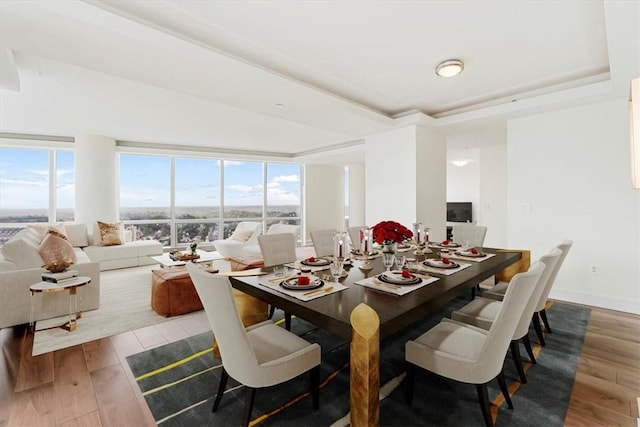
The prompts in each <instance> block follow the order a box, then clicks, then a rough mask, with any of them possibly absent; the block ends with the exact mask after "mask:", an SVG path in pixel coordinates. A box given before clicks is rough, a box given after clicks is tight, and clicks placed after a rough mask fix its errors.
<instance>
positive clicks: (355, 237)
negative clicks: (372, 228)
mask: <svg viewBox="0 0 640 427" xmlns="http://www.w3.org/2000/svg"><path fill="white" fill-rule="evenodd" d="M367 228H368V227H367V226H366V225H359V226H357V227H349V229H348V231H349V239H351V247H352V248H353V249H360V230H366V229H367Z"/></svg>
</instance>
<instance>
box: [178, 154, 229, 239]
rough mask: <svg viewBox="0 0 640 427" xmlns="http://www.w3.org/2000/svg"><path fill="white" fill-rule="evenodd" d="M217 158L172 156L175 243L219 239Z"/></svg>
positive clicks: (218, 173)
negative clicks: (173, 163)
mask: <svg viewBox="0 0 640 427" xmlns="http://www.w3.org/2000/svg"><path fill="white" fill-rule="evenodd" d="M219 219H220V161H219V160H212V159H185V158H176V159H175V221H176V232H177V234H176V237H177V242H178V244H179V245H180V244H188V243H190V242H192V241H196V242H209V241H213V240H215V239H217V238H218V220H219Z"/></svg>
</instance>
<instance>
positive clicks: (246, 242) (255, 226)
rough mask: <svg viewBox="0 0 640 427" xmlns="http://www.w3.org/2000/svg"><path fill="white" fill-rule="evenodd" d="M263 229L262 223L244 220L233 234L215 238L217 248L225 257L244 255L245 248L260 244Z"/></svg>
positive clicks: (214, 242) (214, 243)
mask: <svg viewBox="0 0 640 427" xmlns="http://www.w3.org/2000/svg"><path fill="white" fill-rule="evenodd" d="M261 231H262V223H260V222H252V221H242V222H240V223H238V226H237V227H236V229H235V230H234V232H233V234H232V235H231V236H229V237H228V238H226V239H219V240H214V241H213V245H214V246H215V247H216V250H217V251H218V252H219V253H220V255H222V256H223V257H225V258H233V257H242V256H244V250H243V249H244V248H245V247H247V246H253V245H257V244H258V236H259V235H260V232H261Z"/></svg>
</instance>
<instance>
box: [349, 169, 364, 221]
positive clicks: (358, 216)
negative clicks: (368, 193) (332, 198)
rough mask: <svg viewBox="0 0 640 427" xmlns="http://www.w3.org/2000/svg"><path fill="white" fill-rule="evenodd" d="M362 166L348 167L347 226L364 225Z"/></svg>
mask: <svg viewBox="0 0 640 427" xmlns="http://www.w3.org/2000/svg"><path fill="white" fill-rule="evenodd" d="M364 168H365V165H364V164H350V165H349V225H350V226H358V225H364V224H365V179H364Z"/></svg>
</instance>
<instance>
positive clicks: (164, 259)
mask: <svg viewBox="0 0 640 427" xmlns="http://www.w3.org/2000/svg"><path fill="white" fill-rule="evenodd" d="M196 253H197V254H198V255H200V258H198V259H195V260H193V261H174V260H172V259H171V257H169V253H164V254H162V255H157V256H152V257H151V259H153V260H154V261H157V262H158V263H159V264H160V265H161V266H162V268H166V267H177V266H180V265H185V264H186V263H188V262H211V261H216V260H219V259H224V257H223V256H222V255H220V254H219V253H218V252H207V251H203V250H200V249H196Z"/></svg>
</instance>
